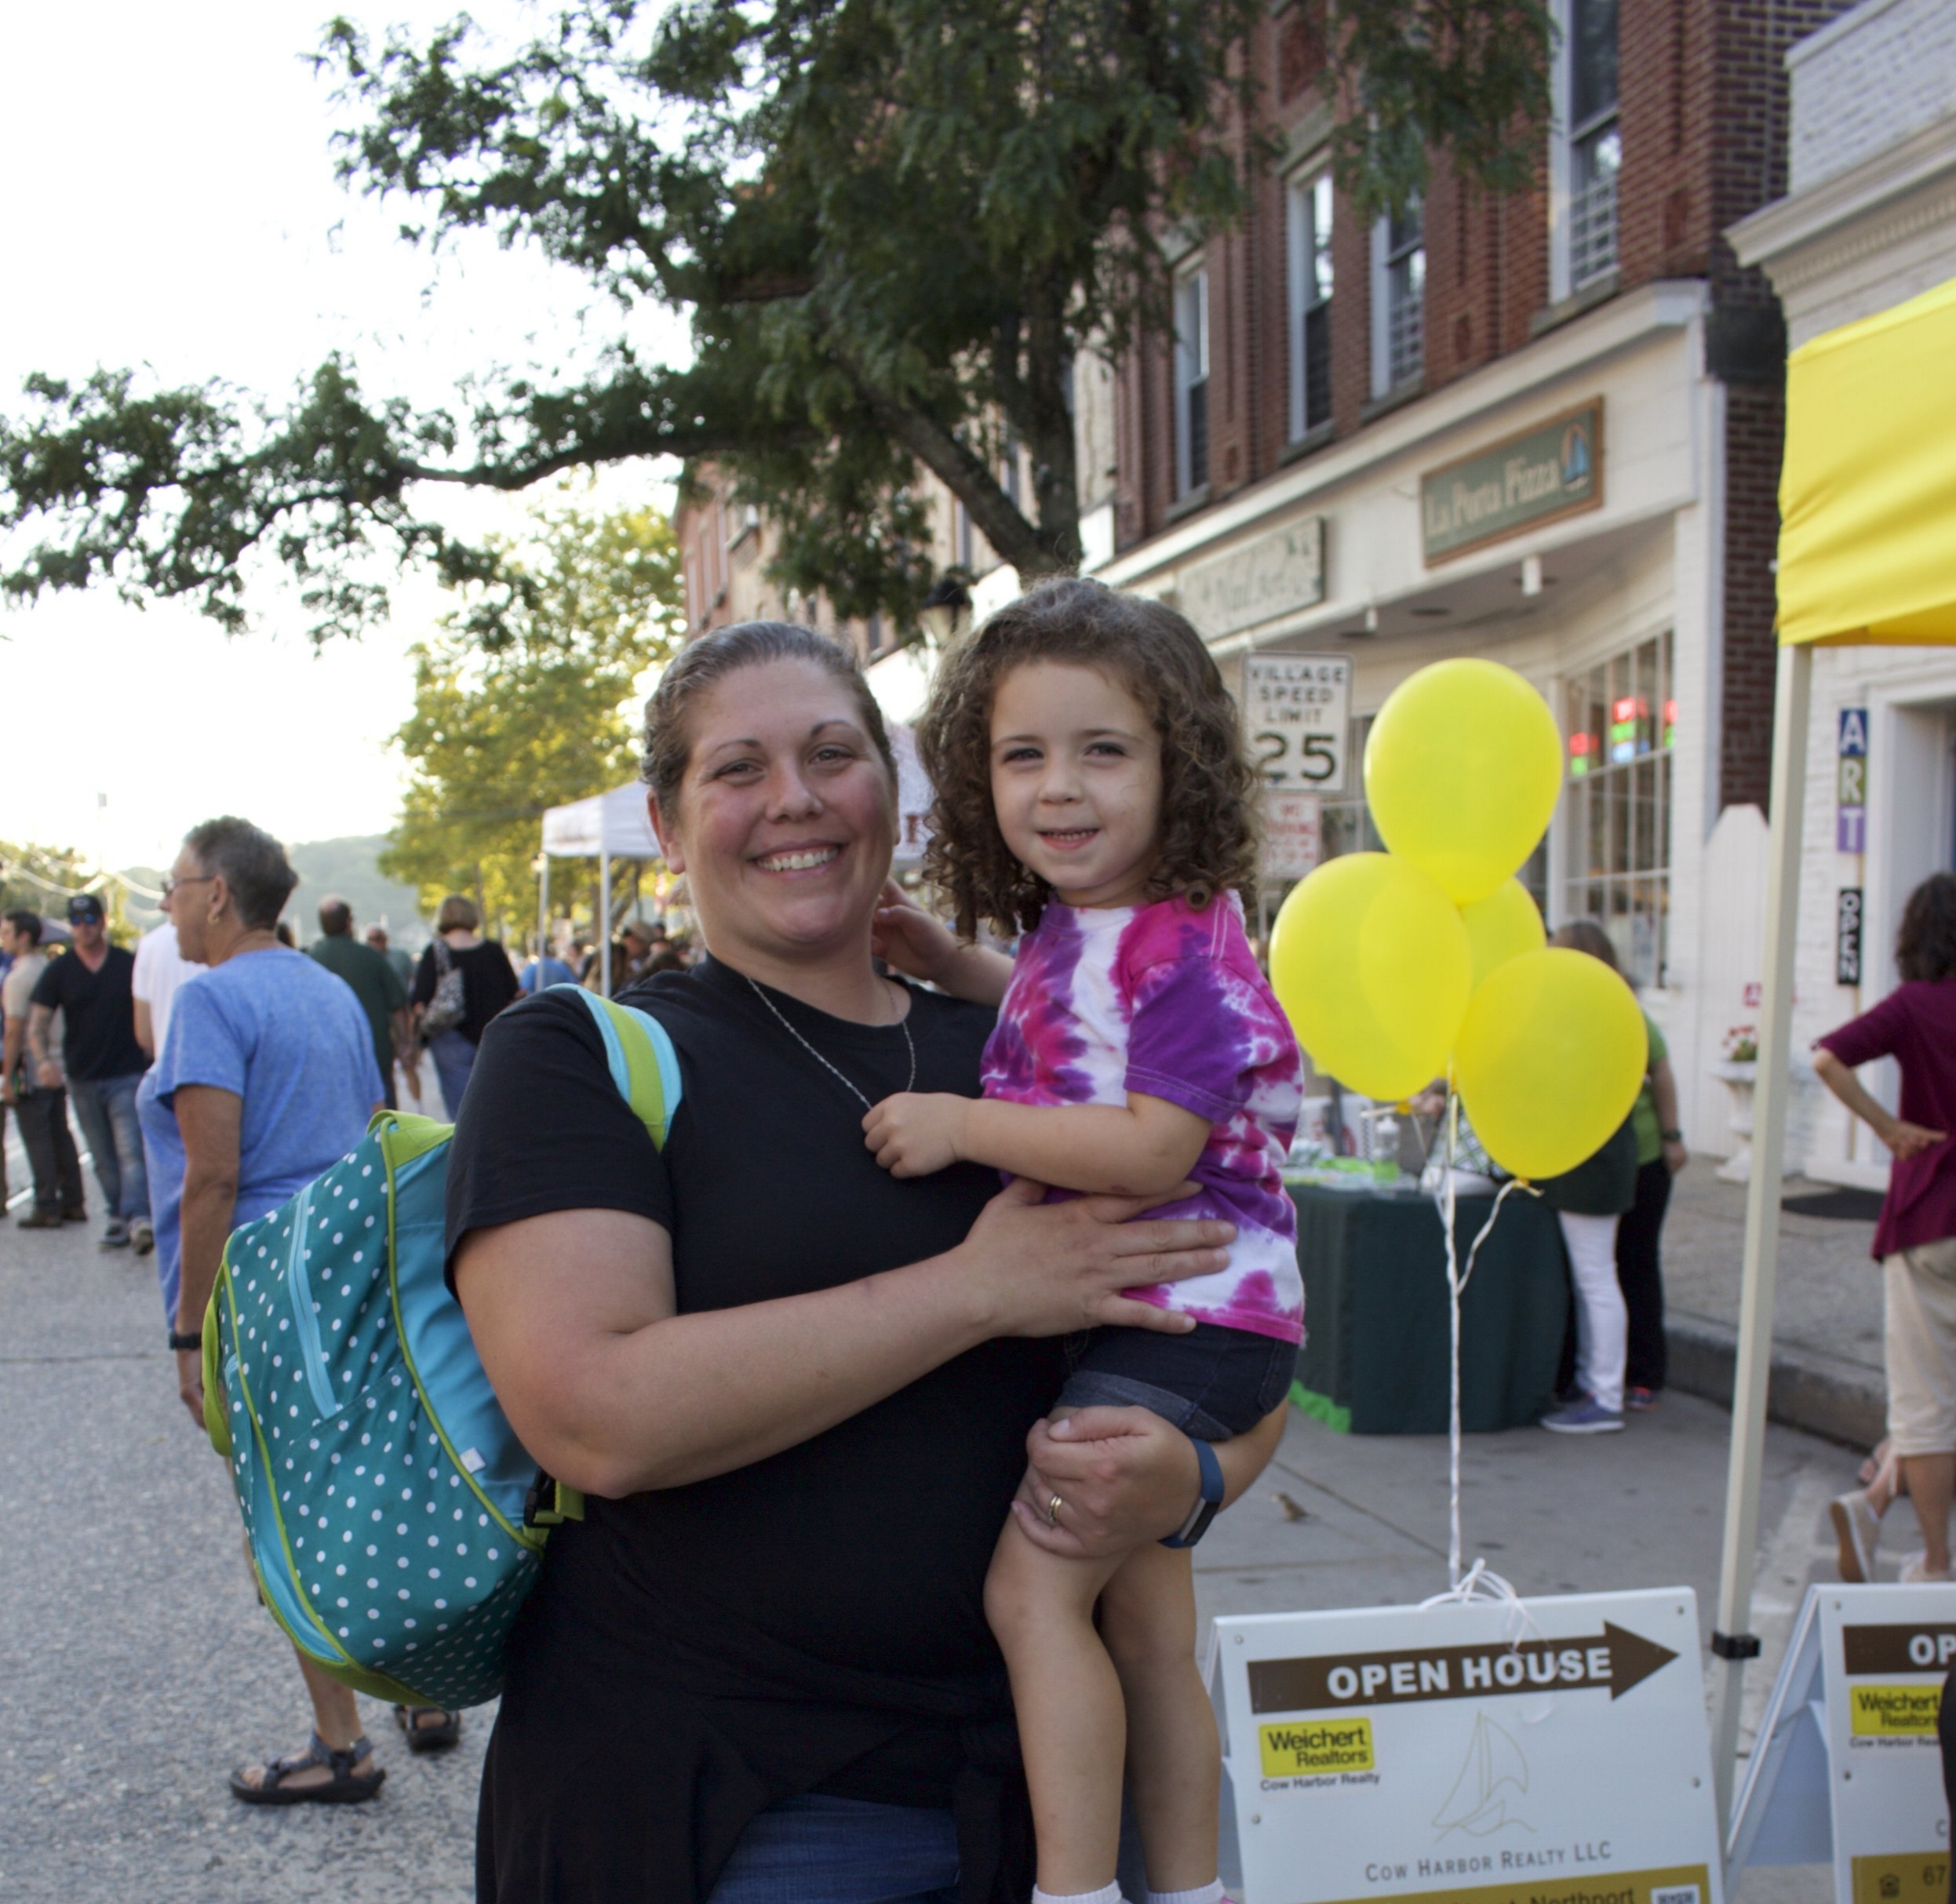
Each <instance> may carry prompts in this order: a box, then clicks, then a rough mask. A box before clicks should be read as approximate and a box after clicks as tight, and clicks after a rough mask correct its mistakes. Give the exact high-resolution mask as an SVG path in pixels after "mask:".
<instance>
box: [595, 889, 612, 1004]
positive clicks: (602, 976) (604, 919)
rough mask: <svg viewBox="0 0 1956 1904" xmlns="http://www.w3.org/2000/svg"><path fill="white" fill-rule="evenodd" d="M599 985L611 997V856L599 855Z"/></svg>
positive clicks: (605, 994)
mask: <svg viewBox="0 0 1956 1904" xmlns="http://www.w3.org/2000/svg"><path fill="white" fill-rule="evenodd" d="M598 897H599V901H600V902H601V903H600V904H599V907H598V930H599V932H600V933H602V934H603V937H602V938H600V939H599V941H598V948H599V949H598V983H599V986H600V987H602V988H603V992H604V996H606V998H609V997H610V996H611V855H610V854H609V853H600V854H599V855H598Z"/></svg>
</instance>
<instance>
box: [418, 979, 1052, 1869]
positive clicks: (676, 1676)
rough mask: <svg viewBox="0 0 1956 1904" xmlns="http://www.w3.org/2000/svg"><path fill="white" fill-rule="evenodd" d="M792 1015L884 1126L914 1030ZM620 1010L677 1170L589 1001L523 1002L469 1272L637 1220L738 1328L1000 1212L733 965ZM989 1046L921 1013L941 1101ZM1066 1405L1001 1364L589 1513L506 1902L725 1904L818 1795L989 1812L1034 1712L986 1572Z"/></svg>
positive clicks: (556, 1536) (532, 1672)
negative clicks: (514, 1226) (666, 1118)
mask: <svg viewBox="0 0 1956 1904" xmlns="http://www.w3.org/2000/svg"><path fill="white" fill-rule="evenodd" d="M767 996H768V998H769V999H770V1000H771V1002H772V1003H773V1004H774V1006H775V1007H776V1008H777V1010H778V1011H779V1012H780V1013H781V1014H782V1016H783V1017H784V1018H786V1019H787V1021H788V1022H789V1024H790V1025H792V1026H793V1027H794V1028H795V1030H796V1031H797V1032H800V1034H801V1036H802V1037H803V1038H805V1039H807V1041H808V1043H809V1044H810V1045H812V1046H813V1047H814V1049H815V1050H817V1051H819V1052H820V1053H821V1054H822V1056H823V1057H824V1058H826V1059H827V1060H828V1061H829V1063H830V1064H832V1065H834V1066H835V1067H836V1070H838V1071H839V1072H841V1073H842V1075H843V1077H846V1078H847V1079H850V1080H851V1082H852V1083H854V1084H855V1086H856V1087H858V1089H860V1090H861V1092H862V1094H863V1095H864V1096H865V1097H866V1098H868V1099H869V1101H871V1102H872V1103H874V1102H875V1101H877V1100H878V1099H880V1098H883V1097H885V1096H887V1095H888V1094H890V1093H891V1092H893V1091H898V1090H902V1089H904V1088H905V1085H906V1084H907V1083H908V1082H909V1046H908V1045H907V1044H906V1043H905V1037H904V1032H903V1031H902V1028H898V1027H896V1026H885V1027H875V1026H864V1025H853V1024H850V1023H848V1022H847V1021H843V1020H840V1019H836V1018H830V1017H829V1016H828V1015H827V1014H824V1013H821V1012H819V1011H816V1010H813V1009H811V1008H810V1007H807V1006H804V1005H802V1004H800V1003H798V1002H796V1000H794V999H791V998H789V997H787V996H785V995H784V994H782V993H780V992H770V993H769V994H768V995H767ZM623 1002H625V1003H631V1004H634V1005H636V1006H638V1007H640V1008H641V1009H643V1010H647V1011H648V1012H650V1014H652V1015H653V1016H654V1017H655V1018H657V1019H658V1020H659V1021H660V1022H661V1024H662V1025H664V1026H665V1028H666V1030H667V1031H668V1032H669V1033H670V1034H671V1036H672V1041H673V1043H674V1044H675V1046H676V1048H677V1050H678V1052H679V1064H680V1069H681V1073H682V1078H683V1099H682V1101H681V1105H680V1107H679V1111H678V1112H677V1114H676V1116H675V1118H674V1119H673V1123H672V1129H671V1131H670V1134H669V1135H668V1141H667V1144H666V1147H665V1151H664V1152H663V1153H662V1154H661V1153H659V1152H655V1151H654V1149H653V1147H652V1145H651V1142H650V1138H648V1137H647V1134H646V1132H645V1130H644V1127H643V1126H642V1125H641V1124H640V1123H639V1122H638V1120H637V1119H636V1118H635V1117H634V1116H633V1115H632V1112H631V1110H630V1109H629V1108H628V1106H627V1105H625V1103H624V1101H622V1100H621V1098H620V1097H619V1095H618V1094H617V1090H616V1088H615V1087H614V1085H613V1083H612V1082H611V1079H610V1072H609V1071H608V1070H607V1069H606V1064H605V1058H604V1051H603V1045H602V1043H601V1040H600V1038H599V1033H598V1032H597V1030H596V1027H595V1026H594V1025H593V1024H592V1021H591V1018H590V1016H589V1014H588V1009H587V1007H585V1005H584V1003H582V1002H581V1000H579V999H573V998H569V997H567V996H559V997H554V998H553V997H552V996H551V995H550V994H549V993H548V992H545V993H544V994H541V995H540V996H537V997H535V998H533V999H526V1000H525V1001H523V1003H520V1004H519V1005H517V1006H515V1007H512V1009H511V1010H509V1011H508V1012H506V1013H504V1014H503V1015H502V1016H501V1018H498V1019H497V1021H496V1023H495V1024H494V1026H493V1027H492V1028H490V1032H489V1034H488V1036H486V1039H484V1041H483V1046H482V1050H481V1055H480V1057H479V1060H478V1061H477V1064H476V1067H475V1073H474V1076H473V1078H472V1081H471V1083H470V1086H469V1091H468V1099H467V1101H466V1102H465V1105H464V1111H463V1115H462V1118H461V1124H460V1126H459V1127H458V1129H457V1134H456V1138H455V1142H454V1145H453V1149H452V1151H451V1152H450V1165H449V1221H448V1232H449V1240H450V1250H451V1252H452V1251H453V1247H454V1245H455V1244H456V1243H457V1242H459V1241H460V1240H461V1238H462V1237H463V1236H464V1235H466V1234H467V1233H468V1232H469V1231H470V1230H472V1229H484V1228H488V1227H490V1226H493V1225H498V1224H502V1223H508V1222H512V1221H515V1220H517V1219H519V1218H523V1217H529V1216H535V1215H540V1214H545V1213H546V1212H548V1211H552V1210H570V1209H584V1208H604V1209H617V1210H629V1211H632V1212H635V1213H636V1214H639V1215H643V1216H645V1217H648V1218H651V1219H652V1220H653V1221H655V1222H657V1223H659V1224H661V1225H663V1226H665V1228H666V1229H667V1230H668V1232H670V1234H671V1236H672V1254H673V1267H674V1272H675V1280H676V1290H677V1294H678V1301H679V1308H680V1309H681V1310H682V1311H697V1310H701V1309H720V1308H728V1307H732V1306H734V1305H739V1304H743V1303H749V1302H761V1301H769V1300H770V1299H773V1298H778V1297H784V1296H790V1295H796V1294H802V1293H803V1292H806V1291H814V1290H821V1289H826V1288H830V1287H834V1286H836V1285H837V1284H840V1283H846V1282H850V1281H852V1280H857V1279H858V1278H860V1277H861V1276H866V1275H869V1274H872V1273H874V1272H876V1271H879V1270H882V1269H893V1268H896V1267H898V1266H900V1265H903V1264H905V1263H911V1262H916V1261H922V1260H923V1259H924V1258H928V1257H931V1256H934V1255H938V1254H941V1253H942V1252H943V1251H947V1250H949V1249H951V1248H953V1247H955V1246H956V1244H957V1243H960V1242H961V1241H962V1240H963V1238H964V1236H965V1235H966V1234H967V1232H968V1231H969V1230H970V1229H971V1225H972V1223H973V1221H974V1220H975V1219H976V1218H977V1215H978V1211H979V1210H980V1208H981V1207H982V1205H983V1204H984V1203H985V1200H987V1199H988V1198H989V1196H992V1195H993V1194H994V1193H995V1192H996V1188H997V1178H996V1175H995V1174H993V1173H992V1172H990V1171H989V1170H981V1169H978V1168H976V1167H969V1166H960V1167H954V1168H953V1169H951V1170H945V1171H942V1172H940V1173H939V1174H937V1175H935V1176H933V1177H927V1178H911V1179H902V1180H900V1179H898V1178H893V1177H891V1176H890V1175H889V1174H887V1173H886V1172H885V1171H883V1170H881V1169H880V1168H879V1167H877V1165H876V1162H875V1160H874V1159H873V1158H872V1156H870V1154H869V1151H868V1149H866V1148H865V1145H864V1143H863V1138H862V1130H861V1120H862V1115H863V1107H862V1105H861V1103H860V1102H859V1101H858V1100H857V1099H856V1098H855V1097H854V1095H853V1094H851V1092H850V1091H849V1090H848V1089H847V1088H846V1087H845V1086H844V1085H843V1083H842V1082H841V1081H840V1079H838V1078H836V1077H835V1076H832V1075H831V1074H830V1073H829V1071H828V1070H826V1069H825V1068H824V1066H823V1065H821V1063H820V1062H818V1060H817V1059H816V1058H814V1057H813V1056H811V1055H810V1053H809V1052H808V1051H807V1050H804V1049H803V1047H802V1046H801V1045H800V1044H799V1043H796V1040H795V1039H794V1038H793V1037H792V1036H790V1034H789V1032H788V1031H787V1030H786V1029H785V1028H783V1026H782V1025H781V1023H780V1022H778V1021H777V1020H776V1018H774V1014H772V1013H770V1011H769V1010H767V1006H766V1005H765V1004H764V1003H763V1002H762V1000H761V999H759V997H757V996H756V995H755V993H754V992H753V990H752V988H751V987H750V986H749V984H748V981H746V980H745V978H744V977H741V975H740V974H738V973H736V972H734V971H733V970H731V969H730V968H729V967H725V966H722V965H719V964H716V963H712V962H711V961H708V963H705V964H704V965H703V966H701V967H699V968H698V969H697V970H694V971H692V972H690V973H685V974H661V975H660V976H658V977H656V978H654V979H651V980H650V981H647V982H645V983H643V984H641V985H638V986H636V987H634V988H632V990H631V991H630V992H628V993H626V994H625V998H624V1000H623ZM990 1024H991V1014H990V1013H989V1012H987V1011H985V1010H980V1009H978V1008H977V1007H971V1006H968V1005H963V1004H959V1003H954V1002H953V1001H951V1000H949V999H942V998H940V997H938V996H935V995H934V994H931V993H928V992H921V991H916V990H913V991H912V992H911V995H910V1013H909V1032H910V1036H911V1039H912V1041H913V1042H914V1043H915V1047H916V1089H918V1090H937V1091H955V1092H956V1093H959V1094H961V1095H964V1096H971V1095H973V1094H975V1092H976V1090H977V1085H978V1056H979V1053H980V1050H981V1049H982V1045H983V1043H984V1039H985V1036H986V1033H987V1032H988V1030H989V1026H990ZM537 1273H538V1274H539V1275H544V1276H550V1277H552V1279H559V1278H561V1279H563V1280H565V1281H566V1282H568V1281H569V1280H570V1279H572V1278H574V1276H575V1275H576V1273H577V1269H576V1265H575V1264H574V1263H562V1264H552V1265H541V1264H540V1265H538V1269H537ZM1063 1377H1064V1368H1063V1364H1062V1360H1061V1357H1060V1353H1059V1350H1058V1345H1056V1344H1054V1343H1047V1342H1020V1341H1001V1342H990V1343H987V1344H985V1345H983V1346H982V1347H980V1348H978V1349H974V1350H972V1351H971V1352H969V1353H967V1354H966V1355H963V1356H959V1357H958V1358H957V1359H956V1360H954V1361H952V1362H950V1363H947V1364H945V1366H944V1367H941V1368H939V1369H937V1370H935V1371H933V1372H932V1373H931V1374H928V1375H926V1376H925V1377H923V1378H922V1379H921V1380H920V1381H917V1382H912V1384H911V1385H909V1387H907V1388H905V1389H902V1390H900V1391H899V1392H898V1393H896V1394H894V1395H892V1396H888V1397H887V1398H886V1399H885V1400H883V1401H881V1402H880V1403H876V1405H874V1406H873V1407H869V1408H867V1409H865V1410H864V1411H862V1412H861V1414H858V1415H856V1416H854V1417H853V1418H851V1419H850V1420H848V1421H847V1422H843V1423H841V1424H840V1425H838V1426H836V1427H835V1428H832V1429H829V1431H828V1432H826V1433H823V1434H821V1435H818V1436H815V1437H814V1438H813V1439H812V1440H808V1441H806V1442H803V1443H801V1444H800V1445H799V1446H798V1447H792V1448H789V1449H787V1450H785V1451H783V1452H782V1453H781V1454H776V1455H774V1456H772V1457H770V1458H768V1459H767V1460H765V1461H762V1462H756V1463H754V1464H753V1465H751V1466H749V1467H746V1468H743V1469H739V1470H738V1471H737V1472H735V1473H730V1474H727V1475H724V1476H719V1477H717V1478H716V1479H713V1480H707V1481H702V1482H698V1483H695V1484H693V1485H691V1486H688V1487H676V1488H669V1489H665V1490H661V1491H657V1492H654V1493H649V1494H636V1495H633V1496H632V1497H630V1498H628V1499H625V1500H622V1501H599V1500H595V1499H594V1500H592V1501H590V1502H588V1504H587V1509H586V1518H585V1520H584V1521H583V1522H582V1523H581V1524H569V1525H566V1526H564V1527H559V1528H558V1529H556V1530H555V1531H554V1532H553V1533H552V1535H551V1538H550V1545H549V1548H548V1553H547V1555H546V1557H545V1567H544V1571H543V1575H542V1579H541V1584H540V1585H539V1586H538V1588H537V1590H536V1592H535V1593H534V1596H533V1597H532V1600H531V1601H530V1605H529V1606H528V1607H526V1610H525V1612H524V1615H523V1618H522V1619H521V1621H520V1622H519V1625H518V1628H517V1631H516V1634H515V1639H514V1640H513V1642H512V1657H511V1661H510V1674H509V1680H508V1688H507V1690H506V1691H505V1694H504V1704H503V1709H502V1713H501V1717H500V1719H499V1720H498V1724H497V1734H496V1737H495V1740H494V1742H493V1744H492V1746H491V1750H490V1763H489V1764H488V1767H487V1768H486V1772H485V1786H484V1802H483V1833H482V1840H481V1844H480V1848H479V1857H480V1858H481V1859H482V1860H483V1864H482V1870H481V1876H482V1880H483V1889H482V1892H481V1895H483V1896H484V1897H488V1898H494V1899H497V1904H518V1901H520V1904H530V1900H532V1899H543V1898H546V1897H554V1896H559V1895H562V1896H565V1897H571V1896H575V1897H577V1898H578V1899H580V1900H592V1904H597V1901H599V1900H603V1899H610V1898H611V1897H614V1896H615V1897H617V1899H620V1900H621V1904H622V1900H623V1899H625V1898H627V1897H630V1898H632V1899H634V1900H639V1899H656V1900H658V1901H660V1904H664V1901H665V1900H666V1899H690V1898H692V1897H694V1896H695V1895H704V1894H705V1891H706V1890H707V1889H708V1888H710V1886H711V1883H712V1876H713V1874H714V1873H716V1871H717V1870H718V1869H719V1865H720V1863H721V1862H723V1859H724V1858H725V1855H726V1853H727V1851H728V1850H730V1848H731V1844H732V1841H733V1838H734V1837H735V1836H737V1835H738V1829H739V1826H741V1824H743V1823H745V1820H746V1819H747V1818H749V1817H750V1816H751V1815H752V1813H753V1812H754V1811H757V1810H759V1809H760V1808H762V1807H763V1806H765V1805H767V1804H772V1803H774V1802H776V1801H777V1800H778V1799H780V1798H781V1797H787V1796H789V1795H791V1794H792V1793H795V1792H797V1791H802V1790H807V1789H821V1790H822V1791H825V1792H828V1793H834V1794H836V1795H840V1796H843V1797H858V1798H865V1799H871V1800H877V1801H880V1802H884V1803H894V1804H951V1803H953V1802H954V1800H956V1802H957V1803H958V1804H959V1806H960V1812H961V1813H963V1812H965V1811H969V1810H970V1809H971V1806H970V1805H969V1804H967V1800H968V1799H969V1797H970V1793H969V1792H968V1790H967V1789H961V1787H960V1781H963V1785H964V1786H968V1785H969V1782H970V1780H969V1777H968V1774H969V1773H970V1771H971V1767H972V1764H973V1762H974V1760H976V1759H982V1758H985V1757H987V1756H988V1751H989V1756H990V1757H992V1758H993V1759H994V1760H996V1751H995V1750H991V1749H989V1748H987V1747H985V1746H982V1745H981V1744H980V1743H979V1739H980V1737H981V1735H982V1734H983V1733H984V1732H985V1729H986V1728H987V1727H990V1728H991V1731H992V1735H993V1736H992V1740H991V1746H992V1747H993V1748H995V1747H996V1743H997V1740H996V1732H997V1730H998V1728H999V1727H1000V1724H1007V1725H1009V1718H1010V1710H1011V1708H1010V1703H1009V1698H1008V1696H1007V1692H1006V1689H1005V1684H1004V1680H1003V1669H1002V1666H1001V1665H1000V1660H999V1657H998V1654H997V1651H996V1647H995V1646H994V1644H993V1640H992V1637H991V1635H990V1633H989V1629H987V1627H986V1625H985V1615H984V1608H983V1604H982V1594H983V1585H984V1580H985V1569H986V1567H987V1565H988V1564H989V1560H990V1557H991V1553H992V1549H993V1545H994V1543H995V1542H996V1539H997V1538H998V1534H999V1530H1000V1527H1001V1526H1002V1525H1003V1521H1004V1518H1005V1515H1006V1512H1007V1506H1008V1504H1009V1502H1010V1501H1011V1496H1012V1493H1013V1491H1014V1488H1015V1487H1016V1486H1017V1484H1018V1480H1019V1477H1020V1476H1021V1474H1022V1472H1023V1469H1024V1465H1025V1433H1026V1430H1027V1429H1028V1428H1029V1426H1030V1425H1032V1423H1033V1422H1034V1421H1035V1420H1036V1418H1038V1417H1039V1416H1040V1415H1041V1414H1043V1413H1044V1411H1045V1410H1046V1409H1047V1407H1049V1406H1050V1405H1051V1402H1052V1400H1053V1398H1054V1395H1055V1394H1056V1393H1058V1388H1059V1385H1060V1384H1061V1382H1062V1379H1063ZM999 1769H1000V1768H999V1767H998V1765H997V1764H996V1763H993V1764H990V1765H989V1766H988V1767H987V1768H986V1771H985V1775H986V1776H987V1777H989V1778H992V1779H993V1782H994V1785H995V1786H996V1781H997V1775H998V1772H999ZM994 1797H996V1792H995V1793H994ZM964 1822H965V1821H964V1820H963V1818H961V1826H962V1825H963V1823H964ZM981 1829H982V1828H981ZM967 1862H968V1852H967ZM966 1876H967V1881H968V1880H971V1877H972V1876H973V1873H971V1871H969V1870H968V1869H967V1873H966ZM967 1895H970V1893H968V1892H967ZM979 1895H982V1891H980V1892H979Z"/></svg>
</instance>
